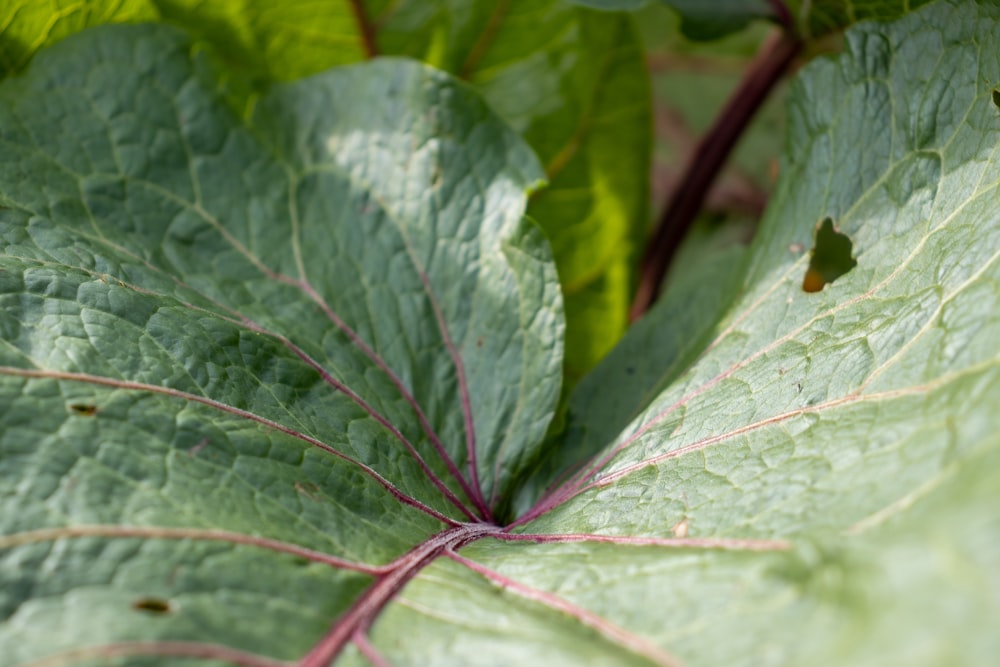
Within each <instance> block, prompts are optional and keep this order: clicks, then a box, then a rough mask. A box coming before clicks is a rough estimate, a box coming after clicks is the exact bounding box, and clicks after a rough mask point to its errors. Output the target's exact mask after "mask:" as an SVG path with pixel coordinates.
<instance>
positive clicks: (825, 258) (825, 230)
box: [802, 218, 858, 292]
mask: <svg viewBox="0 0 1000 667" xmlns="http://www.w3.org/2000/svg"><path fill="white" fill-rule="evenodd" d="M853 247H854V244H853V243H851V239H849V238H847V235H846V234H841V233H840V232H838V231H837V230H836V228H835V227H834V226H833V221H832V220H830V218H826V219H824V220H823V222H821V223H819V225H817V226H816V243H815V245H814V246H813V249H812V253H811V254H810V257H809V268H808V269H806V275H805V278H803V280H802V290H803V291H805V292H818V291H820V290H821V289H823V288H824V287H825V286H826V285H827V283H832V282H833V281H834V280H836V279H837V278H839V277H840V276H842V275H844V274H845V273H847V272H848V271H850V270H851V269H853V268H854V267H855V266H857V264H858V262H857V260H856V259H854V258H853V257H852V256H851V250H852V249H853Z"/></svg>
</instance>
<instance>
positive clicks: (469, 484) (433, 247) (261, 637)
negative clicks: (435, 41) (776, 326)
mask: <svg viewBox="0 0 1000 667" xmlns="http://www.w3.org/2000/svg"><path fill="white" fill-rule="evenodd" d="M197 53H198V51H197V50H196V49H195V50H193V49H192V47H191V45H190V43H189V42H188V41H187V39H186V38H184V37H183V36H182V35H180V34H179V33H177V32H176V31H175V30H174V29H170V28H166V27H162V26H160V27H157V26H142V27H128V26H115V27H110V28H107V29H100V30H96V31H91V32H88V33H85V34H81V35H79V36H78V37H77V38H71V39H68V40H66V41H64V42H62V43H60V44H59V45H57V46H56V47H53V48H52V49H51V50H49V51H47V52H45V53H43V54H41V55H40V56H39V57H38V58H37V59H36V61H35V62H34V63H33V65H32V67H31V69H30V71H29V72H28V73H27V74H26V75H25V76H24V77H22V78H18V79H12V80H10V81H9V82H8V83H7V84H6V85H5V86H4V88H3V93H2V95H3V100H4V101H3V103H2V104H0V142H2V144H3V151H4V153H5V154H6V155H7V156H9V157H10V158H11V159H8V160H5V161H4V162H3V166H2V174H0V182H2V183H3V186H2V189H0V191H2V193H3V196H2V204H0V205H2V206H3V208H2V209H0V216H2V226H0V229H2V238H3V245H4V250H3V259H2V262H3V266H2V271H0V282H2V286H3V287H2V297H0V300H2V307H0V313H2V316H0V330H2V331H3V334H4V344H3V346H2V348H0V355H2V357H0V359H2V361H0V366H2V367H3V370H2V371H0V380H2V390H0V391H2V392H3V404H4V406H5V409H4V410H3V411H2V413H3V417H2V419H3V424H2V429H0V432H2V439H0V448H2V449H0V452H2V453H0V480H2V481H0V498H2V499H3V503H4V509H3V511H2V513H0V515H2V516H3V529H2V533H3V535H4V536H3V537H2V538H0V548H3V552H2V554H3V558H4V560H3V562H4V567H3V572H4V579H5V584H4V586H3V609H4V619H5V621H4V623H3V626H2V627H3V629H2V631H0V632H2V634H3V637H4V639H3V640H2V643H3V644H4V645H5V646H9V647H11V649H10V650H9V651H8V650H5V651H4V652H3V654H4V655H3V660H2V663H3V664H5V665H8V664H9V665H13V664H21V663H23V662H25V661H30V660H34V659H39V658H41V657H43V656H46V655H48V654H52V653H56V652H58V651H60V650H71V649H76V648H78V647H80V646H91V645H95V644H96V645H102V644H105V645H111V646H120V645H121V642H126V641H132V640H138V639H155V638H158V637H169V638H170V639H171V640H173V641H174V642H175V644H173V645H172V646H174V648H176V647H177V645H176V642H177V641H180V640H188V641H197V640H201V641H210V642H211V643H212V644H213V645H229V646H235V647H239V648H240V649H241V650H243V651H248V652H252V653H260V654H262V655H265V656H270V657H274V658H282V659H286V658H292V657H295V656H297V655H298V654H299V653H304V652H305V651H306V649H307V648H308V646H309V645H310V644H311V643H312V642H313V641H315V639H316V638H317V637H318V636H322V634H323V633H324V631H325V630H326V629H327V628H328V627H329V625H330V623H331V622H332V620H333V619H335V618H336V617H337V616H338V615H339V614H340V613H342V612H343V611H344V610H345V608H346V606H347V605H349V604H350V602H351V601H352V600H353V599H355V598H356V597H357V595H358V594H359V592H360V591H362V590H363V589H364V586H365V585H366V582H369V583H370V580H371V568H372V567H377V566H380V565H384V564H386V563H388V562H389V561H391V560H392V559H393V558H396V557H398V556H400V555H401V554H403V553H404V552H406V551H407V550H408V549H410V548H411V547H413V546H414V545H417V544H420V543H421V542H422V541H424V540H425V539H426V538H427V537H429V536H430V535H432V534H433V533H435V532H437V531H439V530H441V529H442V528H446V527H447V526H448V525H450V524H454V522H455V521H456V520H458V519H462V520H467V519H469V518H471V517H474V516H476V515H477V513H478V514H485V513H488V511H489V510H488V509H487V508H488V507H493V506H497V505H500V504H502V502H503V498H504V496H505V494H507V493H509V491H510V489H511V488H512V485H513V483H514V481H515V480H516V478H517V476H518V473H519V471H520V470H522V469H523V468H524V467H525V466H526V465H528V464H529V463H530V462H531V459H532V458H533V457H534V456H535V453H536V452H535V450H536V448H537V443H538V442H539V441H540V440H541V437H542V435H543V433H544V431H545V429H546V426H547V423H548V420H549V419H550V417H551V414H552V411H553V409H554V407H555V401H556V399H557V397H558V392H559V383H560V375H561V336H562V311H561V302H560V296H559V289H558V283H557V281H556V276H555V269H554V266H553V265H552V263H551V257H550V254H549V251H548V247H547V245H546V243H545V242H544V240H543V238H542V236H541V234H540V232H539V231H538V230H537V229H536V228H535V227H534V226H533V225H532V224H530V223H527V222H525V221H524V220H523V219H522V213H523V211H524V207H525V203H526V196H525V194H526V191H527V190H529V189H530V188H532V187H535V186H536V185H537V184H538V182H539V179H540V178H541V176H542V172H541V170H540V167H539V165H538V163H537V160H536V159H535V157H534V156H533V155H532V154H531V152H530V150H529V149H528V148H527V146H526V145H525V144H524V143H523V142H522V141H521V140H520V139H518V138H517V137H516V135H514V134H513V133H512V132H511V131H510V130H509V129H507V128H506V126H505V125H504V124H503V123H502V122H501V121H500V120H499V119H498V118H497V117H496V116H495V115H493V114H492V113H491V112H490V111H489V110H488V109H487V108H486V106H485V105H484V104H483V103H482V102H481V101H480V100H479V98H478V97H477V96H475V94H474V93H472V92H471V91H469V90H468V89H467V88H466V87H464V86H462V85H461V84H458V83H456V82H454V81H453V80H452V79H450V78H449V77H447V76H446V75H444V74H441V73H439V72H435V71H433V70H430V69H428V68H425V67H422V66H420V65H417V64H415V63H412V62H408V61H401V60H384V61H378V62H375V63H373V64H370V65H364V66H358V67H354V68H347V69H340V70H335V71H333V72H331V73H330V74H328V75H323V76H320V77H317V78H313V79H309V80H307V81H304V82H302V83H301V84H296V85H289V86H286V87H280V88H278V89H276V90H275V92H274V93H273V95H271V96H268V97H266V98H264V99H262V100H261V101H260V102H259V104H258V105H257V112H256V114H255V116H254V119H253V121H252V122H251V123H250V124H249V126H244V124H243V123H242V122H241V121H240V120H239V118H237V117H236V116H234V115H233V114H232V113H231V112H230V111H229V110H228V108H227V106H226V105H225V103H224V102H223V100H222V94H221V93H220V92H219V91H218V90H217V88H216V85H217V84H216V80H215V73H214V71H213V70H212V68H211V67H210V66H209V64H207V62H206V59H205V58H204V57H203V56H198V55H193V54H197ZM477 497H478V500H477ZM306 550H313V551H314V552H315V553H313V552H306ZM327 554H329V555H327ZM338 558H339V559H346V560H348V561H351V562H353V563H359V564H362V565H361V567H360V568H358V567H356V566H349V565H344V564H341V563H339V562H338V561H337V559H338ZM94 559H97V560H98V561H99V563H95V562H92V561H94ZM43 563H45V564H46V565H44V566H43V565H42V564H43ZM331 565H332V566H333V567H332V568H331ZM358 569H360V570H361V571H360V572H359V571H356V570H358ZM293 580H294V581H293ZM313 594H315V596H316V597H315V598H313ZM150 600H152V601H153V602H152V603H150V602H149V601H150ZM144 601H145V602H144ZM158 605H159V606H163V605H167V606H168V607H169V611H168V612H166V613H163V614H161V615H160V616H158V617H153V616H152V615H151V614H150V613H149V611H148V610H147V609H145V608H146V607H150V606H152V607H156V606H158ZM261 614H263V617H264V618H267V619H269V620H266V621H263V622H262V623H263V624H259V623H256V622H255V623H249V622H248V619H251V618H254V617H259V616H260V615H261ZM272 614H273V618H272ZM51 628H60V631H59V632H58V633H57V636H56V637H55V638H54V639H52V640H51V641H49V640H46V639H45V637H46V635H48V634H51ZM265 628H266V630H267V631H266V632H264V631H263V630H264V629H265ZM109 650H110V649H109ZM213 650H216V653H213V655H215V656H216V657H224V655H223V654H222V653H219V652H218V651H219V650H218V649H213ZM154 652H155V651H154Z"/></svg>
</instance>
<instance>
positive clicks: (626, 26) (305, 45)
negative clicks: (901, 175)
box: [0, 0, 652, 386]
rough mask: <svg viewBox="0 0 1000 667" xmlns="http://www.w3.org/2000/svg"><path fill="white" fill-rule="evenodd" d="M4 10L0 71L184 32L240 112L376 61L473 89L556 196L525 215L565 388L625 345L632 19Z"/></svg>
mask: <svg viewBox="0 0 1000 667" xmlns="http://www.w3.org/2000/svg"><path fill="white" fill-rule="evenodd" d="M8 4H9V6H8V8H6V10H4V9H0V67H4V66H6V69H8V70H9V71H13V70H16V69H18V68H19V67H20V66H22V65H23V64H24V63H25V62H27V60H28V58H29V57H30V55H31V54H33V53H34V52H35V51H37V49H38V48H40V47H41V46H43V45H45V44H50V43H53V42H54V41H56V40H58V39H60V38H62V37H64V36H65V35H67V34H71V33H72V32H76V31H79V30H80V29H82V28H83V27H85V26H88V25H90V26H93V25H100V24H103V23H107V22H123V21H135V20H152V19H156V18H159V19H160V20H163V21H167V22H169V23H172V24H174V25H178V26H180V27H182V28H184V29H185V30H190V31H193V32H194V33H195V34H196V35H197V36H198V37H199V38H201V39H203V40H205V41H207V42H208V43H209V44H211V45H212V46H213V47H214V48H215V49H216V50H217V52H219V53H220V54H221V55H222V57H223V58H224V59H225V60H226V61H227V62H228V63H230V64H231V66H232V67H233V68H234V69H235V70H236V71H238V72H239V73H240V74H241V75H243V76H245V77H248V78H249V79H250V80H251V85H249V86H247V85H243V84H241V83H240V80H239V78H237V80H236V83H234V84H233V85H230V86H229V94H230V96H231V97H232V98H233V104H234V105H236V106H237V107H239V108H252V106H253V101H254V99H256V95H257V94H258V93H259V91H261V90H266V88H267V87H268V86H269V85H271V83H273V82H275V81H290V80H294V79H298V78H300V77H303V76H307V75H310V74H315V73H317V72H320V71H323V70H326V69H327V68H329V67H332V66H335V65H343V64H349V63H354V62H358V61H361V60H363V59H365V58H367V57H368V56H369V55H370V53H369V51H368V49H369V48H371V49H373V50H374V51H375V52H377V53H381V54H385V55H404V56H409V57H413V58H417V59H420V60H423V61H424V62H427V63H429V64H431V65H433V66H435V67H437V68H439V69H443V70H445V71H447V72H450V73H452V74H454V75H456V76H458V77H460V78H462V79H464V80H466V81H468V82H469V83H470V84H472V85H473V86H474V87H475V88H476V89H477V90H478V91H479V92H480V93H481V94H482V95H483V96H484V97H485V98H486V100H487V102H488V103H489V104H490V105H491V106H492V107H493V108H494V109H495V110H497V111H498V112H499V113H500V115H501V116H503V117H504V119H505V120H506V121H507V122H508V123H510V124H511V125H512V126H513V127H514V128H515V129H516V130H517V131H518V132H520V133H521V134H522V135H523V136H524V137H525V138H526V139H527V141H528V143H529V144H530V145H531V147H532V149H534V151H535V153H536V154H537V155H538V156H539V158H540V159H541V160H542V164H543V166H544V168H545V172H546V180H547V181H548V182H549V185H548V186H547V187H546V188H544V189H542V190H540V191H537V192H535V193H534V194H533V196H532V197H531V200H530V201H529V205H528V215H529V216H530V217H531V218H532V219H534V220H535V221H536V222H537V223H538V224H539V225H540V226H541V227H542V229H543V230H544V231H545V233H546V234H547V235H548V237H549V240H550V242H551V243H552V247H553V251H554V253H555V258H556V265H557V267H558V270H559V274H560V278H561V282H562V285H563V293H564V296H565V301H566V318H567V336H566V357H565V364H566V377H567V379H568V384H572V383H573V382H575V381H576V380H578V379H579V378H580V377H581V376H582V375H583V374H584V373H585V372H586V371H588V370H589V369H590V368H591V367H593V365H594V364H595V363H597V361H598V360H599V359H600V358H601V357H603V356H604V355H605V354H606V353H607V352H608V351H609V350H610V349H611V347H612V346H613V345H614V344H615V342H617V340H618V339H619V338H620V337H621V336H622V334H623V333H624V332H625V328H626V326H627V314H628V306H629V302H630V300H631V297H632V294H633V291H634V284H633V283H634V275H633V274H634V270H633V269H634V264H635V260H636V258H635V254H636V247H637V245H638V243H639V241H640V239H641V237H642V235H643V234H644V233H645V230H646V227H647V218H648V197H649V187H648V179H647V174H648V172H649V164H650V153H651V151H650V146H651V145H652V121H651V117H650V102H649V96H650V93H649V84H648V80H647V75H646V70H645V63H644V60H643V56H642V50H641V48H640V44H639V39H638V36H637V35H636V32H635V30H634V28H633V25H632V22H631V18H630V17H629V16H627V15H609V14H606V13H603V12H596V11H591V10H587V9H584V8H580V7H577V6H574V5H572V4H571V3H567V2H564V1H563V0H497V1H496V2H468V1H467V0H435V1H433V2H428V0H405V1H403V2H395V1H394V2H387V1H386V0H368V1H365V2H359V3H356V5H354V6H353V7H352V3H349V2H328V3H316V2H312V1H310V0H292V1H288V2H281V3H278V4H275V3H273V2H265V1H261V0H222V1H217V2H201V1H200V0H142V1H141V2H140V1H138V0H122V2H121V3H114V5H115V7H114V9H115V11H111V8H110V7H106V6H105V7H103V8H102V11H95V10H93V9H92V8H91V7H90V6H89V5H88V4H87V3H84V4H80V3H67V4H66V6H63V7H59V8H58V9H56V8H54V7H53V4H52V2H50V1H49V0H11V1H10V2H9V3H8ZM5 13H6V14H7V18H6V20H5V19H4V14H5ZM366 40H370V46H367V47H366ZM5 54H6V55H5ZM567 386H568V385H567Z"/></svg>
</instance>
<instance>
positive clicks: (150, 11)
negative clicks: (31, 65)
mask: <svg viewBox="0 0 1000 667" xmlns="http://www.w3.org/2000/svg"><path fill="white" fill-rule="evenodd" d="M156 17H157V11H156V8H155V7H154V6H153V4H151V0H115V2H94V1H93V0H83V1H80V0H46V1H44V2H42V1H39V0H5V2H4V6H3V8H2V9H0V79H2V78H3V77H5V76H7V75H9V74H11V73H13V72H17V71H19V70H21V69H22V68H23V67H24V66H25V64H27V62H28V61H29V60H30V59H31V57H32V56H34V55H35V53H36V52H37V51H38V50H39V49H41V48H43V47H45V46H48V45H50V44H54V43H55V42H58V41H59V40H60V39H63V38H64V37H66V36H67V35H72V34H73V33H77V32H80V31H81V30H83V29H85V28H89V27H91V26H97V25H103V24H105V23H120V22H126V21H149V20H153V19H155V18H156Z"/></svg>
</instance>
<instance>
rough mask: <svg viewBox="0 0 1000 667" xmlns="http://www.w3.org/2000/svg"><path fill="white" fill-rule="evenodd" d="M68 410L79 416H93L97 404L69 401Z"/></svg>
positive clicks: (95, 412)
mask: <svg viewBox="0 0 1000 667" xmlns="http://www.w3.org/2000/svg"><path fill="white" fill-rule="evenodd" d="M69 411H70V412H72V413H73V414H75V415H80V416H81V417H93V416H94V415H96V414H97V406H96V405H91V404H89V403H70V405H69Z"/></svg>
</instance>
